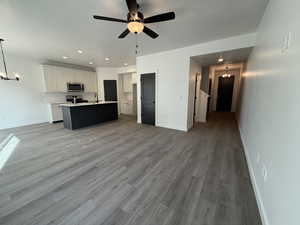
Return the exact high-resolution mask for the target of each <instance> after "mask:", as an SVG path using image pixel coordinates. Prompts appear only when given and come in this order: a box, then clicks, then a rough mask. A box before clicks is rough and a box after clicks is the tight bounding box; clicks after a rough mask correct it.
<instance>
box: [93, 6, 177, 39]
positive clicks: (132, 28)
mask: <svg viewBox="0 0 300 225" xmlns="http://www.w3.org/2000/svg"><path fill="white" fill-rule="evenodd" d="M126 4H127V7H128V10H129V13H128V14H127V20H123V19H117V18H111V17H105V16H97V15H95V16H94V19H97V20H106V21H111V22H118V23H127V29H126V30H125V31H123V33H122V34H120V35H119V38H125V37H126V36H127V35H128V34H129V33H130V32H131V33H134V34H139V33H142V32H144V33H145V34H147V35H148V36H150V37H151V38H153V39H155V38H157V37H158V36H159V35H158V34H157V33H156V32H154V31H153V30H151V29H150V28H148V27H146V26H145V24H149V23H158V22H163V21H168V20H174V19H175V13H174V12H167V13H163V14H159V15H155V16H151V17H148V18H144V15H143V13H141V12H140V11H139V5H138V4H137V2H136V0H126Z"/></svg>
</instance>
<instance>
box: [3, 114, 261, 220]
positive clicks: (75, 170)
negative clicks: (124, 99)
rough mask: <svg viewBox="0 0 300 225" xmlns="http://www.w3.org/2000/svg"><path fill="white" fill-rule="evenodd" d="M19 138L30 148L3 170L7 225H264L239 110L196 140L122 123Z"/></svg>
mask: <svg viewBox="0 0 300 225" xmlns="http://www.w3.org/2000/svg"><path fill="white" fill-rule="evenodd" d="M9 134H13V135H15V136H16V137H17V138H19V139H20V143H19V145H18V146H17V148H16V149H15V150H14V152H13V154H12V155H11V157H10V159H9V161H8V162H7V163H6V165H5V166H4V168H3V169H2V171H0V187H1V188H0V224H3V225H34V224H36V225H43V224H44V225H79V224H84V225H88V224H89V225H135V224H136V225H226V224H228V225H229V224H230V225H261V221H260V217H259V213H258V209H257V205H256V202H255V198H254V193H253V190H252V187H251V183H250V178H249V173H248V168H247V165H246V162H245V157H244V153H243V147H242V144H241V140H240V136H239V132H238V129H237V126H236V123H235V120H234V117H233V115H232V114H230V113H214V114H212V115H210V117H209V122H208V123H207V124H196V125H195V127H194V128H193V129H192V130H191V131H190V132H188V133H185V132H180V131H176V130H170V129H164V128H158V127H152V126H147V125H140V124H136V123H135V122H134V120H133V119H132V118H130V117H121V119H120V120H118V121H114V122H109V123H104V124H101V125H97V126H93V127H89V128H84V129H79V130H75V131H70V130H66V129H64V128H63V125H62V124H46V123H45V124H37V125H32V126H26V127H20V128H12V129H7V130H1V131H0V138H1V139H4V138H5V137H6V136H7V135H9Z"/></svg>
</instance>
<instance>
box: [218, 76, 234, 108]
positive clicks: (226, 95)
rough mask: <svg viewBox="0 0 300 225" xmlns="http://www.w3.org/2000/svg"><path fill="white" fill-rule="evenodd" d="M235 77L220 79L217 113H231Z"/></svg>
mask: <svg viewBox="0 0 300 225" xmlns="http://www.w3.org/2000/svg"><path fill="white" fill-rule="evenodd" d="M233 87H234V76H231V77H222V76H221V77H219V85H218V100H217V111H221V112H231V105H232V96H233Z"/></svg>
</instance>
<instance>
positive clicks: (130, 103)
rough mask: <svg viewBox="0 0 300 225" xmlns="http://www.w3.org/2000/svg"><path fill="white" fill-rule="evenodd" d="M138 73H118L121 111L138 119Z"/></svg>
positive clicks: (122, 113)
mask: <svg viewBox="0 0 300 225" xmlns="http://www.w3.org/2000/svg"><path fill="white" fill-rule="evenodd" d="M135 77H136V73H122V74H119V75H118V84H119V85H118V92H119V113H120V114H121V115H125V116H128V117H130V118H134V119H137V84H136V79H135Z"/></svg>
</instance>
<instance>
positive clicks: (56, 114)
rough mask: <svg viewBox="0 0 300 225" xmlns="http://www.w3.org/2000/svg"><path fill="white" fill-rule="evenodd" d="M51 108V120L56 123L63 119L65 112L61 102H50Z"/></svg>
mask: <svg viewBox="0 0 300 225" xmlns="http://www.w3.org/2000/svg"><path fill="white" fill-rule="evenodd" d="M48 108H49V122H50V123H54V122H57V121H62V120H63V114H62V110H61V107H60V103H54V104H48Z"/></svg>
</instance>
